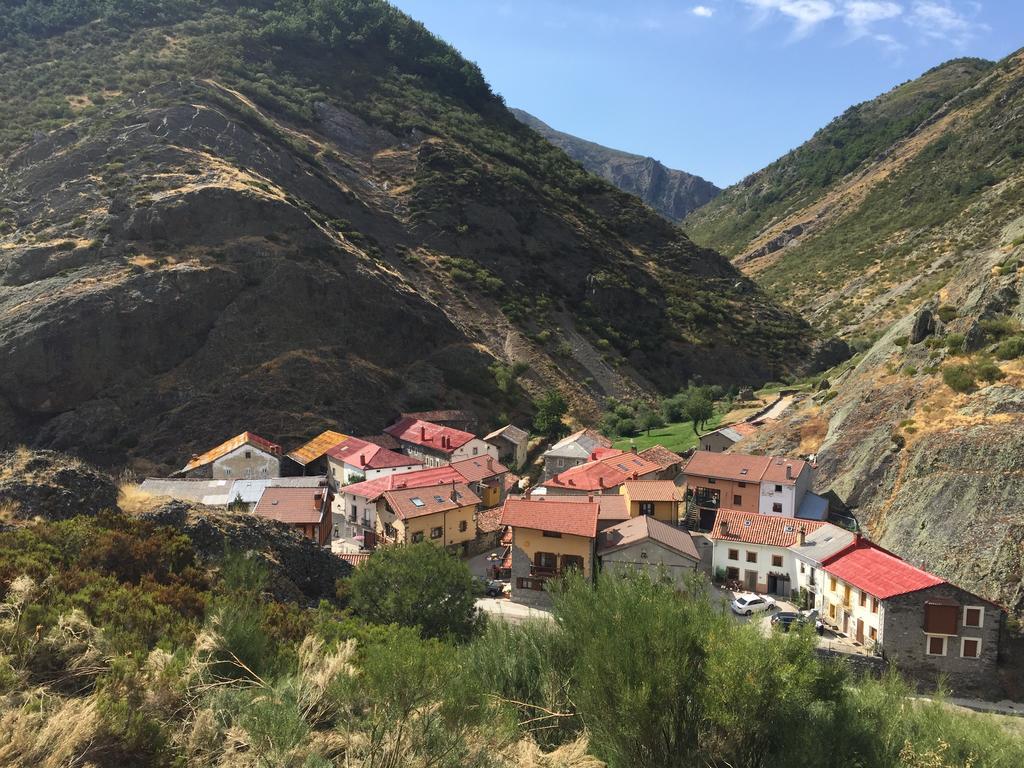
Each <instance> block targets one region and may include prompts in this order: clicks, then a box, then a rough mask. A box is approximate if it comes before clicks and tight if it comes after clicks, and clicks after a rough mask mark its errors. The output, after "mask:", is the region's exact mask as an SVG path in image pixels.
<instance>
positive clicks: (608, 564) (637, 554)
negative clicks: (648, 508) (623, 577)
mask: <svg viewBox="0 0 1024 768" xmlns="http://www.w3.org/2000/svg"><path fill="white" fill-rule="evenodd" d="M597 557H598V560H599V562H600V564H601V569H602V570H605V571H611V572H629V571H646V572H647V573H648V574H649V575H650V576H651V577H652V578H666V579H668V580H670V581H671V582H672V583H673V584H674V585H675V586H676V587H677V588H678V589H683V588H685V586H686V582H687V579H689V578H691V577H692V576H693V575H694V574H695V573H696V572H697V566H698V565H699V564H700V554H699V553H698V552H697V547H696V546H695V545H694V543H693V539H692V538H691V537H690V534H689V532H687V531H686V530H685V529H683V528H677V527H676V526H674V525H668V524H666V523H663V522H661V521H660V520H658V519H657V518H655V517H653V516H648V515H643V516H640V517H634V518H632V519H630V520H627V521H626V522H624V523H619V524H618V525H613V526H612V527H610V528H606V529H605V530H604V531H602V532H601V535H600V536H599V538H598V542H597Z"/></svg>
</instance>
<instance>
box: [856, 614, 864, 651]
mask: <svg viewBox="0 0 1024 768" xmlns="http://www.w3.org/2000/svg"><path fill="white" fill-rule="evenodd" d="M857 642H858V643H860V644H861V645H864V621H863V619H857Z"/></svg>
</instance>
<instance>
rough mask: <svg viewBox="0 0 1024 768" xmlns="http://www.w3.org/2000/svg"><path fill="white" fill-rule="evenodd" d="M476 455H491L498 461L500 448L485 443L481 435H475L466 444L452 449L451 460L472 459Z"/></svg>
mask: <svg viewBox="0 0 1024 768" xmlns="http://www.w3.org/2000/svg"><path fill="white" fill-rule="evenodd" d="M474 456H490V457H491V458H492V459H494V460H495V461H497V460H498V449H497V448H496V447H495V446H493V445H491V444H490V443H485V442H484V441H483V440H481V439H480V438H479V437H474V438H473V439H472V440H470V441H469V442H468V443H466V444H465V445H460V446H459V447H458V448H456V449H455V450H454V451H452V457H451V460H452V461H453V462H455V461H462V460H463V459H472V458H473V457H474Z"/></svg>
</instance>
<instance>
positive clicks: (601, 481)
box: [597, 475, 604, 488]
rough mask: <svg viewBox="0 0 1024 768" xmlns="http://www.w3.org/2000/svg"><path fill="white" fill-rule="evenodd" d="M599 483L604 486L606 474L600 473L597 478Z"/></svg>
mask: <svg viewBox="0 0 1024 768" xmlns="http://www.w3.org/2000/svg"><path fill="white" fill-rule="evenodd" d="M597 484H598V486H599V487H600V488H604V476H603V475H599V476H598V478H597Z"/></svg>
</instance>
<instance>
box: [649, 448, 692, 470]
mask: <svg viewBox="0 0 1024 768" xmlns="http://www.w3.org/2000/svg"><path fill="white" fill-rule="evenodd" d="M640 456H642V457H643V458H645V459H647V460H648V461H651V462H654V463H655V464H657V465H658V466H659V467H661V468H662V469H668V468H669V467H671V466H672V465H673V464H682V463H683V457H682V456H680V455H679V454H678V453H673V452H672V451H670V450H669V449H668V448H666V447H665V446H663V445H652V446H651V447H650V448H648V449H647V450H644V451H640Z"/></svg>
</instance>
